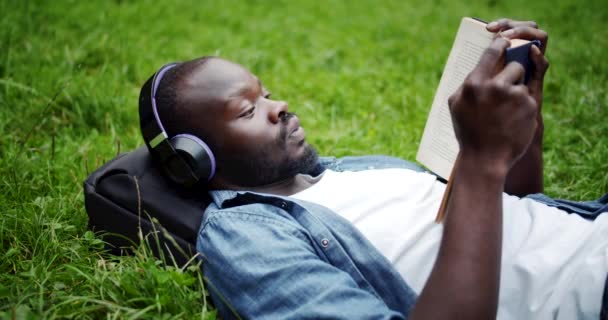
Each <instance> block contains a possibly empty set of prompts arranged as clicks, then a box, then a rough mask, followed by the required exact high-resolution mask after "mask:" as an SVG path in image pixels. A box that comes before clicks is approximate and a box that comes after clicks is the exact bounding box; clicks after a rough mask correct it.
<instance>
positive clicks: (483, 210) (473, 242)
mask: <svg viewBox="0 0 608 320" xmlns="http://www.w3.org/2000/svg"><path fill="white" fill-rule="evenodd" d="M461 156H462V158H461V161H459V162H460V163H459V165H458V168H456V170H457V171H456V173H455V176H454V182H453V183H454V185H453V191H452V195H451V198H450V201H449V204H448V215H447V218H446V220H445V229H444V232H443V238H442V241H441V247H440V250H439V254H438V257H437V260H436V262H435V265H434V267H433V271H432V272H431V275H430V277H429V280H428V282H427V283H426V285H425V287H424V289H423V290H422V293H421V294H420V297H419V299H418V301H417V303H416V306H415V308H414V312H413V314H412V316H413V319H449V318H457V319H492V318H495V317H496V310H497V305H498V288H499V280H500V257H501V240H502V191H503V185H504V179H505V176H506V171H507V170H506V169H503V168H498V167H491V166H487V169H480V167H479V165H478V163H479V162H478V161H476V160H475V159H471V158H468V157H467V155H461Z"/></svg>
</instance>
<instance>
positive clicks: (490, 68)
mask: <svg viewBox="0 0 608 320" xmlns="http://www.w3.org/2000/svg"><path fill="white" fill-rule="evenodd" d="M509 45H510V43H509V41H508V40H506V39H503V38H496V39H494V41H492V43H491V44H490V47H489V48H488V49H486V50H485V51H484V52H483V54H482V55H481V59H480V60H479V63H478V64H477V67H475V69H473V71H472V72H471V74H470V78H471V80H477V81H480V80H482V79H486V78H489V77H492V76H494V74H496V72H497V71H498V70H500V69H502V66H503V65H504V63H505V62H504V61H505V50H506V49H507V48H508V47H509Z"/></svg>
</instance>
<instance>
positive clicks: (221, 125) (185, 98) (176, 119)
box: [156, 57, 317, 188]
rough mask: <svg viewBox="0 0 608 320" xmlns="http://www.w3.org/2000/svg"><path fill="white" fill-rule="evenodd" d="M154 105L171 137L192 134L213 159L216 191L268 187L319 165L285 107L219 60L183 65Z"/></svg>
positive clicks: (167, 78)
mask: <svg viewBox="0 0 608 320" xmlns="http://www.w3.org/2000/svg"><path fill="white" fill-rule="evenodd" d="M156 102H157V107H158V112H159V117H160V119H161V122H162V123H163V124H164V126H165V129H166V130H167V133H168V134H169V136H173V135H176V134H179V133H189V134H193V135H195V136H198V137H199V138H201V139H202V140H204V141H205V142H206V143H207V144H208V145H209V147H210V148H211V150H212V151H213V153H214V154H215V157H216V160H217V171H216V176H215V177H214V178H213V180H212V181H211V186H212V187H215V188H243V187H254V186H261V185H267V184H271V183H275V182H279V181H282V180H285V179H288V178H291V177H293V176H294V175H296V174H298V173H307V172H310V171H311V170H312V168H313V167H314V166H315V165H316V162H317V155H316V152H315V151H314V149H313V148H312V147H311V146H310V145H308V144H307V143H306V141H305V136H304V130H303V129H302V128H301V127H300V122H299V119H298V118H297V117H296V116H295V115H294V114H292V113H289V112H288V109H287V103H286V102H284V101H277V100H272V99H270V93H269V92H268V91H267V90H266V89H265V88H264V87H263V86H262V83H261V82H260V80H259V79H258V78H257V77H256V76H254V75H253V74H251V73H250V72H249V71H247V70H246V69H245V68H243V67H242V66H240V65H238V64H236V63H233V62H230V61H226V60H223V59H220V58H216V57H204V58H200V59H195V60H192V61H187V62H184V63H181V64H179V65H178V66H176V67H175V68H173V69H171V70H169V71H168V72H167V73H166V74H165V75H164V77H163V78H162V79H161V81H160V85H159V87H158V91H157V94H156Z"/></svg>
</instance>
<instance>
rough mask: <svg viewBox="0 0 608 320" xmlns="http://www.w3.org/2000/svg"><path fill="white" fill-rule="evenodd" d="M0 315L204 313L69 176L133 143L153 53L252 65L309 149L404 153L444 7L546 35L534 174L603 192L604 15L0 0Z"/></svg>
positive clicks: (444, 28) (606, 180)
mask: <svg viewBox="0 0 608 320" xmlns="http://www.w3.org/2000/svg"><path fill="white" fill-rule="evenodd" d="M0 12H1V14H0V41H1V42H0V43H1V46H0V318H17V319H29V318H39V317H43V318H58V317H73V318H163V319H164V318H167V319H168V318H194V317H197V318H207V319H214V318H215V314H214V312H213V309H212V308H210V307H208V305H207V304H206V299H205V298H204V297H205V295H206V293H205V289H204V287H203V285H202V280H201V278H202V275H201V273H200V272H199V271H198V269H197V268H196V267H193V268H189V269H187V270H181V269H178V268H175V267H167V266H165V265H164V264H163V263H161V262H159V261H156V260H155V259H154V258H153V257H152V256H151V255H150V254H149V253H148V251H147V250H146V248H145V247H142V248H140V250H139V251H138V254H137V255H136V256H135V257H123V258H119V259H116V258H114V257H111V256H108V255H107V254H104V253H103V243H102V242H101V240H99V238H98V237H97V236H96V235H95V234H93V233H92V232H90V231H87V228H86V223H87V215H86V212H85V210H84V204H83V193H82V181H83V180H84V179H85V177H86V176H87V174H88V173H90V172H91V171H93V170H94V169H95V168H97V167H98V166H100V165H101V164H103V163H104V162H105V161H107V160H110V159H111V158H113V157H114V156H115V155H117V154H118V153H120V152H124V151H128V150H131V149H134V148H136V147H137V146H139V145H141V143H142V141H141V138H140V134H139V128H138V119H137V96H138V94H139V88H140V86H141V85H142V83H143V82H144V81H145V80H146V79H147V78H148V77H149V76H150V74H152V73H153V72H154V71H155V70H156V69H157V68H158V67H159V66H160V65H162V64H164V63H166V62H169V61H179V60H185V59H192V58H194V57H199V56H203V55H219V56H222V57H224V58H227V59H231V60H234V61H237V62H239V63H241V64H243V65H244V66H246V67H247V68H249V69H250V70H252V72H254V73H255V74H257V75H258V76H259V77H260V78H261V79H262V81H263V82H264V84H265V85H266V87H268V88H269V89H270V90H271V91H272V93H273V96H274V97H277V98H280V99H284V100H287V101H288V102H289V103H290V110H292V111H295V112H297V113H298V114H299V116H300V117H301V120H302V123H303V126H304V127H305V128H306V132H307V135H308V139H309V142H310V143H312V144H314V145H315V146H316V147H317V149H318V150H319V152H320V153H321V154H325V155H328V154H332V155H337V156H342V155H351V154H357V155H360V154H372V153H373V154H388V155H394V156H399V157H404V158H407V159H414V157H415V153H416V150H417V145H418V141H419V139H420V137H421V134H422V130H423V127H424V123H425V120H426V116H427V113H428V110H429V108H430V105H431V102H432V98H433V95H434V92H435V89H436V86H437V84H438V81H439V77H440V76H441V72H442V70H443V66H444V63H445V60H446V59H447V55H448V53H449V50H450V47H451V44H452V40H453V37H454V34H455V32H456V29H457V27H458V24H459V21H460V18H461V17H462V16H476V17H483V18H485V19H494V18H499V17H503V16H507V17H514V18H521V19H533V20H535V21H537V22H538V23H539V24H540V26H541V27H543V28H545V29H546V30H547V31H548V32H549V34H550V42H549V48H548V51H547V56H548V59H549V60H550V61H551V68H550V69H549V72H548V74H547V78H546V82H545V97H546V98H545V103H544V106H543V110H544V116H545V126H546V131H545V183H546V193H548V194H549V195H551V196H555V197H568V198H573V199H590V198H596V197H599V196H600V195H601V194H603V193H605V192H608V161H607V160H608V145H607V140H606V138H605V136H606V134H608V121H606V119H608V91H607V88H608V64H607V63H606V61H608V29H607V28H606V27H605V22H606V21H608V8H607V7H606V5H605V3H604V2H603V1H601V0H597V1H596V0H593V1H585V2H581V1H575V0H572V1H559V0H557V1H523V0H510V1H496V0H489V1H485V2H475V4H472V1H447V0H428V1H411V0H410V1H373V0H360V1H359V0H357V1H333V0H329V1H231V0H229V1H118V0H116V1H66V0H55V1H18V0H0Z"/></svg>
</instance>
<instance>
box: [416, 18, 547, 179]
mask: <svg viewBox="0 0 608 320" xmlns="http://www.w3.org/2000/svg"><path fill="white" fill-rule="evenodd" d="M493 38H494V33H491V32H489V31H487V30H486V23H484V22H481V21H479V20H476V19H473V18H463V19H462V22H461V23H460V28H459V29H458V33H457V34H456V40H454V44H453V46H452V51H451V52H450V56H449V57H448V62H447V63H446V65H445V68H444V70H443V75H442V76H441V80H440V81H439V87H438V88H437V92H436V93H435V99H434V100H433V105H432V106H431V111H430V113H429V117H428V119H427V122H426V126H425V128H424V133H423V134H422V140H421V141H420V146H419V147H418V154H417V155H416V160H417V161H418V162H420V163H422V164H423V165H424V166H426V167H427V168H429V169H430V170H431V171H433V172H435V173H436V174H438V175H439V176H441V177H442V178H444V179H448V177H449V176H450V172H451V171H452V167H453V166H454V163H455V161H456V157H457V156H458V151H459V146H458V141H457V140H456V135H455V134H454V128H453V126H452V118H451V116H450V110H449V107H448V98H449V97H450V95H452V94H453V93H454V92H456V90H457V89H458V88H459V87H460V85H461V84H462V83H463V82H464V79H465V78H466V77H467V75H468V74H469V73H470V72H471V71H473V69H474V68H475V66H477V63H478V62H479V59H480V58H481V55H482V53H483V52H484V50H485V49H486V48H488V47H489V46H490V43H492V40H493ZM533 43H535V44H537V45H540V42H538V41H536V40H535V41H534V42H533ZM527 44H530V45H531V44H532V43H530V41H527V40H518V39H516V40H511V48H509V49H507V55H506V61H507V62H510V61H514V60H515V61H518V62H520V63H522V64H523V65H524V68H525V69H526V78H527V77H528V76H529V73H530V72H531V69H532V65H531V63H530V61H529V60H528V50H529V45H527ZM522 49H523V50H522Z"/></svg>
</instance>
